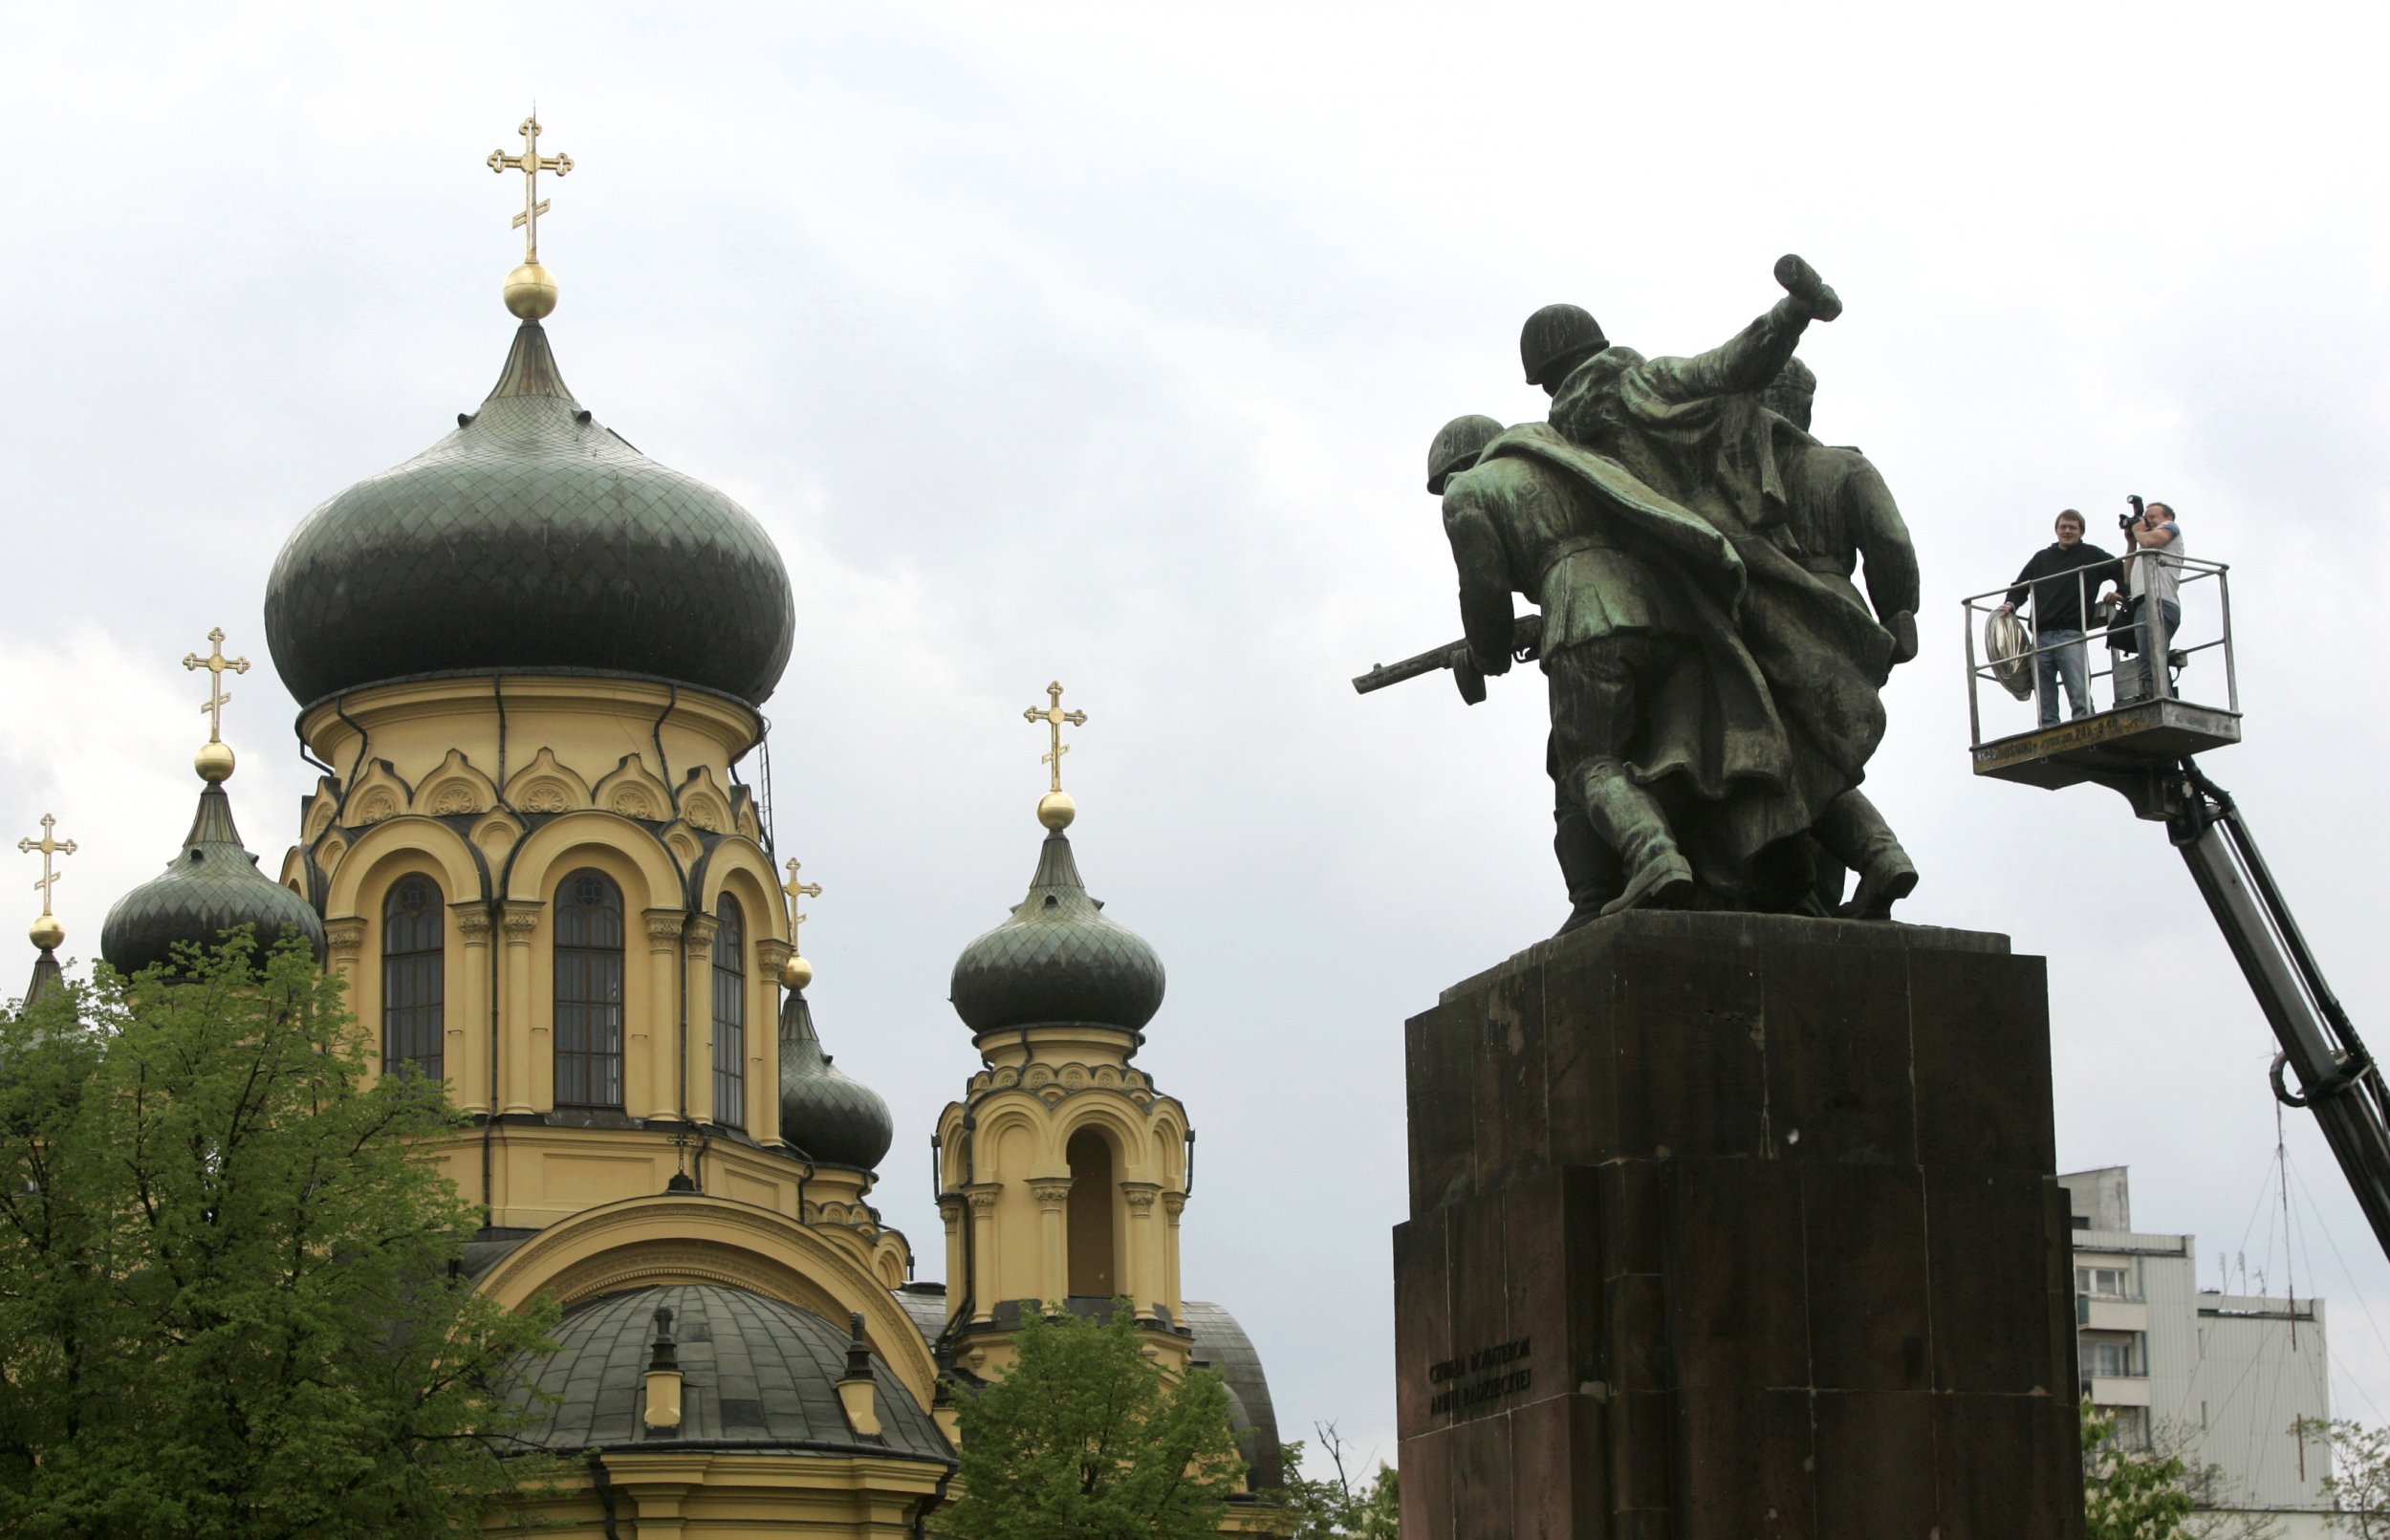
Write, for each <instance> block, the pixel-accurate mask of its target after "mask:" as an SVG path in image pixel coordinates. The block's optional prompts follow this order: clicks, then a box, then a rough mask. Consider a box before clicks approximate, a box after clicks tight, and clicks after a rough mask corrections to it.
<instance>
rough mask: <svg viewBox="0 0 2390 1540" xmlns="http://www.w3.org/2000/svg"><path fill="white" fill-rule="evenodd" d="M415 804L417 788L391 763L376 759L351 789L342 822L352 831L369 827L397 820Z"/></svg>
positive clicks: (342, 807) (343, 807)
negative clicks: (389, 819) (393, 819)
mask: <svg viewBox="0 0 2390 1540" xmlns="http://www.w3.org/2000/svg"><path fill="white" fill-rule="evenodd" d="M414 804H415V788H413V787H412V786H409V785H408V784H407V783H406V778H405V777H404V776H402V775H401V774H400V773H399V772H398V770H396V769H394V768H393V767H392V766H391V764H390V762H389V761H388V760H386V759H377V760H375V761H373V762H372V763H371V764H369V765H367V766H366V767H365V773H364V774H362V775H360V776H359V777H358V778H357V784H356V785H355V786H353V787H351V788H349V794H348V796H347V798H346V799H345V800H344V801H343V802H342V804H341V808H340V821H341V822H342V823H344V824H347V825H348V826H349V827H350V828H353V829H354V828H359V827H368V826H371V825H373V824H378V823H380V822H382V821H383V820H384V819H388V818H395V817H397V816H398V815H399V814H400V813H404V812H406V811H407V810H408V809H409V808H411V807H413V806H414Z"/></svg>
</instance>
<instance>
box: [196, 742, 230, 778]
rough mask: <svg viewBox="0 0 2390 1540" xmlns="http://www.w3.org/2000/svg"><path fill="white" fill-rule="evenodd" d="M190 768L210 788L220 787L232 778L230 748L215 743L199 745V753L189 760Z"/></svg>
mask: <svg viewBox="0 0 2390 1540" xmlns="http://www.w3.org/2000/svg"><path fill="white" fill-rule="evenodd" d="M191 768H192V769H193V770H197V771H199V778H200V779H201V780H203V781H206V783H207V784H208V785H210V786H220V785H222V784H223V783H224V782H226V781H228V780H230V779H231V778H232V746H231V745H230V744H228V743H223V742H217V743H211V744H201V745H200V746H199V753H198V754H197V755H196V756H194V757H193V758H192V760H191Z"/></svg>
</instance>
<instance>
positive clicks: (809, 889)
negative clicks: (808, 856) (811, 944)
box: [780, 856, 821, 957]
mask: <svg viewBox="0 0 2390 1540" xmlns="http://www.w3.org/2000/svg"><path fill="white" fill-rule="evenodd" d="M804 864H805V863H804V862H803V861H800V860H798V859H797V858H796V857H793V856H792V857H789V880H788V882H787V884H786V885H785V886H783V887H782V888H781V889H780V891H781V892H783V893H785V894H787V895H788V896H789V949H790V950H791V951H793V952H794V953H796V954H797V955H798V956H799V957H802V956H804V955H805V948H804V947H803V946H802V945H801V944H799V943H798V938H799V936H800V935H801V934H802V932H803V930H804V927H805V915H804V912H803V911H802V910H800V909H799V908H798V907H797V904H798V903H799V902H800V901H801V900H806V899H818V898H820V897H821V884H820V883H818V882H799V881H798V880H797V879H796V872H797V868H798V867H800V866H803V865H804Z"/></svg>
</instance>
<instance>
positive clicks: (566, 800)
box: [506, 747, 594, 813]
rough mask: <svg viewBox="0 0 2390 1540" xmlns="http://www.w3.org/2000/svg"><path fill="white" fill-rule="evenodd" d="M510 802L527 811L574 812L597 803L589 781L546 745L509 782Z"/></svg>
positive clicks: (508, 799) (509, 804)
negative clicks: (593, 797)
mask: <svg viewBox="0 0 2390 1540" xmlns="http://www.w3.org/2000/svg"><path fill="white" fill-rule="evenodd" d="M506 802H507V806H508V807H511V808H515V809H519V810H520V811H522V812H524V813H574V812H577V811H579V810H581V809H583V808H587V807H591V806H593V805H594V804H593V803H592V801H591V799H590V794H589V783H588V782H587V781H585V780H583V779H581V777H580V775H579V773H578V772H576V771H575V770H573V769H572V768H571V767H569V766H567V765H564V764H562V763H560V762H559V761H558V760H557V759H556V751H555V750H554V749H553V748H544V747H543V748H541V749H540V750H539V752H538V753H536V754H533V755H532V762H531V763H530V764H528V765H526V766H524V767H523V768H522V769H521V770H516V771H515V772H514V775H513V778H512V779H511V780H509V781H508V782H507V794H506Z"/></svg>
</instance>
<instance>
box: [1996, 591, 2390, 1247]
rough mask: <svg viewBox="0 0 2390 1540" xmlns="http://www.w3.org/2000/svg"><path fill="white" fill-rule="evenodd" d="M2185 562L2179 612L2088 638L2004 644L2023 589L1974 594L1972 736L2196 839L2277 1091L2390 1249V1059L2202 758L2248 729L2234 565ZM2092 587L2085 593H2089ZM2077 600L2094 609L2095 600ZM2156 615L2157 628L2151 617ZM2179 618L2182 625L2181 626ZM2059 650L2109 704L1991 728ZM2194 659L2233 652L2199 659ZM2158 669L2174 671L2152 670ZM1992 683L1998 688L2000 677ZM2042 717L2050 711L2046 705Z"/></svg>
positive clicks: (2037, 773)
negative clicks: (2005, 610) (2018, 649)
mask: <svg viewBox="0 0 2390 1540" xmlns="http://www.w3.org/2000/svg"><path fill="white" fill-rule="evenodd" d="M2175 562H2176V564H2177V566H2178V569H2179V571H2178V581H2179V595H2180V597H2181V600H2182V609H2181V613H2180V616H2179V618H2166V617H2162V616H2159V617H2143V618H2140V620H2139V621H2138V622H2137V621H2136V620H2135V619H2134V618H2129V617H2128V618H2124V619H2121V620H2116V621H2110V622H2108V623H2107V626H2108V628H2107V629H2106V630H2105V631H2095V632H2093V633H2092V635H2091V636H2090V637H2088V638H2085V637H2078V636H2077V635H2075V634H2073V633H2069V634H2067V635H2066V636H2065V637H2063V638H2060V639H2056V640H2051V641H2048V642H2037V641H2029V643H2028V650H2027V651H2026V652H2024V653H2022V654H2011V655H2008V656H2000V657H1993V656H1989V654H1990V652H1991V642H1992V635H1993V633H1992V630H1991V627H1990V622H1992V621H1993V619H1994V618H1995V617H1996V616H1999V615H2000V614H2002V605H2003V602H2004V600H2005V599H2006V597H2007V596H2008V594H2009V593H2010V592H2011V590H2009V589H1993V590H1991V591H1989V592H1988V593H1985V594H1978V595H1975V596H1972V597H1969V598H1967V599H1966V600H1964V601H1963V602H1964V604H1965V606H1966V667H1967V719H1968V723H1969V727H1970V743H1969V746H1968V748H1969V752H1970V754H1971V756H1972V758H1973V761H1974V770H1975V773H1976V774H1978V775H1986V776H1990V777H1993V778H1994V779H1998V780H2004V781H2014V782H2017V783H2018V784H2020V785H2024V786H2036V787H2041V788H2043V789H2045V790H2051V791H2055V790H2058V789H2060V788H2064V787H2070V786H2079V785H2082V784H2084V783H2086V782H2089V783H2092V784H2096V785H2098V786H2104V787H2106V788H2108V789H2109V790H2110V791H2113V792H2120V793H2121V794H2122V795H2123V796H2124V798H2125V800H2127V801H2128V802H2130V803H2131V804H2132V805H2133V812H2134V813H2135V815H2137V816H2139V817H2141V818H2145V819H2149V820H2151V821H2153V822H2161V823H2163V824H2164V825H2165V826H2166V835H2167V838H2168V839H2169V840H2170V841H2171V842H2172V843H2173V845H2174V848H2175V849H2176V850H2178V851H2180V852H2181V853H2182V856H2183V863H2184V865H2185V866H2187V867H2188V868H2189V869H2190V873H2191V879H2192V881H2194V882H2195V883H2197V884H2198V886H2199V893H2200V897H2201V898H2203V899H2205V900H2207V909H2208V912H2209V913H2210V914H2212V915H2213V916H2214V917H2215V921H2216V926H2217V928H2218V929H2219V930H2221V931H2223V932H2224V938H2225V942H2226V944H2227V945H2229V946H2230V947H2231V948H2232V956H2233V960H2234V961H2235V962H2237V963H2239V964H2240V965H2241V973H2242V976H2243V977H2245V978H2246V979H2248V980H2249V990H2250V992H2251V993H2253V994H2255V995H2256V996H2257V1004H2258V1007H2259V1009H2261V1010H2263V1011H2264V1012H2265V1015H2266V1021H2267V1024H2268V1025H2269V1026H2271V1028H2272V1029H2273V1033H2274V1037H2275V1040H2276V1041H2277V1042H2278V1043H2279V1044H2280V1045H2281V1051H2280V1052H2277V1053H2276V1054H2275V1055H2274V1062H2273V1073H2272V1076H2271V1078H2272V1081H2273V1093H2274V1095H2275V1096H2277V1097H2278V1098H2280V1099H2281V1100H2282V1101H2283V1102H2284V1103H2285V1104H2286V1105H2289V1106H2292V1107H2305V1108H2308V1109H2310V1110H2312V1111H2313V1112H2314V1115H2315V1120H2316V1122H2317V1124H2318V1125H2319V1126H2320V1127H2321V1128H2322V1130H2323V1134H2324V1138H2325V1139H2326V1140H2327V1141H2328V1142H2329V1143H2330V1144H2331V1145H2332V1153H2333V1155H2334V1157H2335V1158H2336V1160H2338V1161H2339V1162H2340V1170H2341V1173H2342V1174H2343V1175H2344V1176H2345V1177H2347V1179H2348V1182H2349V1185H2350V1187H2351V1188H2352V1189H2353V1190H2354V1191H2355V1193H2356V1195H2357V1204H2358V1206H2359V1207H2361V1208H2362V1209H2363V1210H2364V1212H2365V1218H2366V1221H2367V1222H2368V1223H2369V1224H2370V1225H2372V1226H2373V1230H2374V1239H2375V1241H2376V1242H2377V1243H2378V1244H2379V1246H2380V1247H2381V1248H2382V1250H2383V1251H2384V1252H2385V1253H2390V1092H2385V1089H2384V1085H2383V1080H2382V1074H2381V1070H2380V1068H2379V1066H2378V1065H2376V1064H2375V1062H2374V1059H2373V1055H2372V1054H2371V1053H2369V1052H2367V1051H2366V1049H2365V1045H2364V1043H2363V1042H2362V1041H2361V1040H2360V1039H2359V1038H2358V1037H2357V1029H2356V1027H2355V1025H2354V1024H2352V1023H2351V1022H2350V1020H2349V1016H2348V1012H2347V1011H2346V1010H2345V1009H2342V1008H2341V1005H2340V1002H2339V999H2338V998H2337V997H2336V995H2334V994H2333V992H2332V987H2331V986H2330V985H2328V984H2327V983H2325V981H2324V975H2323V969H2322V967H2321V966H2320V965H2318V964H2317V963H2316V961H2315V957H2314V953H2313V952H2312V951H2310V950H2309V949H2308V945H2307V939H2306V938H2305V937H2304V936H2302V935H2301V934H2300V933H2299V928H2298V922H2297V921H2296V920H2295V919H2293V918H2292V914H2291V906H2290V903H2289V902H2288V900H2285V899H2284V898H2283V896H2282V891H2281V889H2280V888H2278V887H2277V886H2275V884H2274V880H2273V874H2272V873H2271V872H2270V871H2269V870H2267V867H2266V861H2265V857H2263V856H2262V855H2260V854H2259V852H2258V849H2257V840H2256V836H2255V835H2251V834H2250V833H2249V824H2248V822H2247V821H2246V820H2245V819H2244V818H2243V817H2242V816H2241V812H2240V809H2239V808H2238V807H2237V806H2235V805H2234V803H2233V800H2232V797H2231V795H2230V793H2228V792H2226V791H2225V790H2224V789H2223V788H2222V787H2220V786H2218V785H2216V783H2215V782H2213V781H2211V780H2209V779H2208V778H2207V776H2206V775H2205V773H2204V772H2203V771H2202V770H2201V769H2200V767H2199V764H2198V762H2197V759H2196V756H2197V755H2199V754H2202V753H2205V752H2206V751H2208V750H2209V749H2214V748H2225V747H2226V746H2227V745H2230V744H2237V743H2239V742H2240V741H2241V709H2240V705H2241V703H2240V687H2239V681H2238V678H2237V675H2236V673H2235V671H2234V668H2233V664H2232V604H2231V598H2230V593H2229V589H2228V587H2227V584H2228V581H2229V578H2228V574H2227V568H2226V567H2225V566H2224V565H2223V564H2221V563H2217V562H2200V561H2193V560H2190V559H2189V558H2187V557H2177V558H2175ZM2088 597H2089V596H2088V595H2082V596H2078V600H2079V599H2083V598H2088ZM2078 613H2082V614H2087V615H2088V614H2092V613H2093V610H2092V607H2091V606H2090V605H2089V604H2080V605H2079V610H2078ZM2150 626H2154V629H2155V633H2156V634H2155V635H2154V636H2153V635H2150V634H2149V632H2148V630H2147V629H2145V627H2150ZM2169 628H2170V629H2171V630H2172V631H2173V633H2174V634H2173V635H2168V634H2167V633H2168V630H2169ZM1979 636H1981V637H1982V638H1983V639H1984V644H1985V646H1984V653H1983V654H1982V655H1979V654H1978V652H1977V648H1976V642H1977V639H1978V637H1979ZM2186 641H2187V644H2186ZM2094 647H2104V648H2105V649H2106V650H2107V651H2108V652H2109V665H2108V666H2107V667H2106V668H2105V669H2099V670H2093V669H2091V668H2090V667H2089V666H2088V665H2089V654H2090V651H2091V649H2092V648H2094ZM2059 653H2079V654H2081V655H2082V658H2083V669H2082V671H2083V673H2084V674H2085V676H2086V683H2087V688H2088V691H2089V693H2090V694H2091V695H2093V696H2094V697H2097V693H2098V687H2099V685H2100V684H2101V683H2102V682H2103V681H2104V682H2105V683H2106V684H2107V686H2108V689H2109V699H2110V702H2111V704H2110V705H2109V707H2108V709H2106V710H2104V711H2093V712H2091V713H2090V714H2088V715H2085V716H2081V717H2076V718H2075V719H2074V720H2072V721H2068V722H2061V723H2058V724H2056V725H2054V726H2051V727H2039V726H2035V727H2030V728H2028V729H2027V730H2024V731H2010V732H2006V733H1996V734H1995V735H1993V736H1990V737H1987V736H1985V732H1984V727H1985V708H1986V698H1987V697H1989V698H1990V702H1989V704H1990V706H1991V708H1992V709H1993V710H1994V711H1996V712H2012V711H2013V710H2014V709H2015V707H2016V706H2017V705H2019V704H2022V703H2025V702H2031V701H2032V700H2033V699H2034V693H2035V692H2034V690H2033V688H2032V683H2033V679H2034V674H2035V673H2036V672H2037V664H2038V663H2039V662H2040V660H2041V659H2042V658H2043V657H2044V656H2046V655H2050V654H2059ZM2203 654H2207V655H2212V656H2211V657H2208V658H2203V657H2202V655H2203ZM2145 655H2146V656H2155V657H2159V658H2163V659H2164V660H2165V665H2164V666H2163V667H2162V668H2161V669H2156V670H2152V669H2149V668H2147V667H2146V666H2144V664H2143V662H2141V659H2142V657H2143V656H2145ZM2070 661H2072V660H2070ZM2195 662H2196V663H2200V664H2203V665H2205V664H2206V663H2209V662H2213V663H2216V664H2219V665H2220V666H2218V667H2207V666H2201V667H2199V668H2197V669H2196V670H2194V668H2193V664H2194V663H2195ZM2020 669H2021V670H2022V672H2021V673H2020ZM2153 673H2156V674H2160V675H2162V676H2163V677H2162V679H2160V680H2157V681H2154V682H2153V681H2152V679H2151V678H2150V676H2151V674H2153ZM2194 673H2196V679H2197V683H2196V684H2195V685H2194V686H2192V687H2198V686H2199V685H2205V686H2206V687H2207V688H2210V689H2219V688H2220V690H2221V693H2222V695H2223V698H2224V699H2223V704H2221V705H2217V704H2213V703H2212V702H2210V703H2205V704H2203V703H2201V702H2199V701H2194V700H2190V699H2186V698H2185V685H2184V680H2185V679H2186V678H2191V677H2193V675H2194ZM1986 684H1989V685H1991V686H1992V689H1991V690H1989V691H1987V690H1985V689H1984V688H1983V686H1985V685H1986ZM2019 684H2023V685H2025V686H2026V688H2025V689H2024V690H2023V692H2022V695H2021V697H2020V700H2019V701H2010V700H2009V699H2008V697H2010V696H2016V695H2019V693H2020V692H2019V689H2018V686H2019ZM2053 704H2056V703H2054V702H2053ZM2086 704H2087V705H2089V704H2094V703H2092V702H2087V703H2086ZM2038 716H2039V712H2038V710H2035V711H2034V712H2033V718H2037V717H2038ZM2033 718H2029V719H2028V720H2032V719H2033ZM2286 1072H2287V1073H2288V1074H2290V1075H2292V1076H2295V1078H2296V1080H2297V1083H2298V1088H2297V1089H2296V1090H2295V1091H2294V1090H2292V1088H2291V1086H2290V1085H2289V1084H2288V1083H2286V1078H2285V1075H2286Z"/></svg>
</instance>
